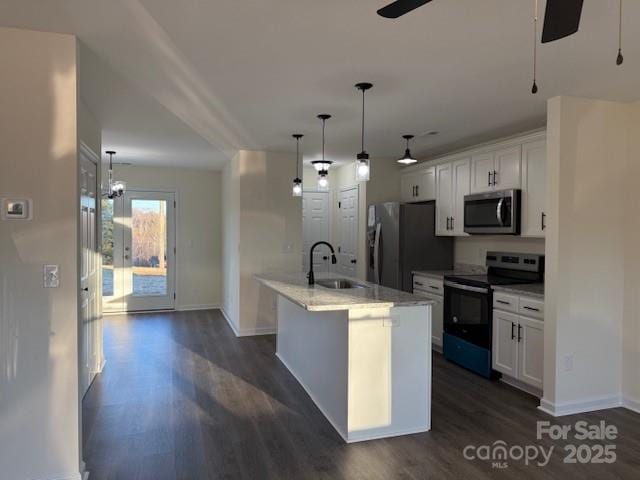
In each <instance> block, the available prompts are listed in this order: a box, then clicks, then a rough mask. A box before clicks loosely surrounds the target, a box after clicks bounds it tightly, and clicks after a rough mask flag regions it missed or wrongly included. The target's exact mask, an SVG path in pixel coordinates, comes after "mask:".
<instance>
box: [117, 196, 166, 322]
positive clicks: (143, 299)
mask: <svg viewBox="0 0 640 480" xmlns="http://www.w3.org/2000/svg"><path fill="white" fill-rule="evenodd" d="M123 206H124V215H123V222H122V225H123V228H124V235H123V236H122V237H123V252H124V253H123V258H122V264H121V266H122V271H123V273H124V275H123V277H124V279H123V285H122V289H123V297H124V303H125V305H126V310H127V311H141V310H170V309H173V308H174V306H175V297H176V293H175V196H174V194H173V193H168V192H136V191H127V192H126V193H125V195H124V205H123ZM116 268H117V263H116Z"/></svg>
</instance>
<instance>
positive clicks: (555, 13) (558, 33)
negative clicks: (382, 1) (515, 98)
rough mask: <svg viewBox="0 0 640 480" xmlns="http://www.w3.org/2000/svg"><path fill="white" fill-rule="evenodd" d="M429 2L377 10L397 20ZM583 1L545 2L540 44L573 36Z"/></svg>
mask: <svg viewBox="0 0 640 480" xmlns="http://www.w3.org/2000/svg"><path fill="white" fill-rule="evenodd" d="M430 1H431V0H396V1H395V2H392V3H390V4H389V5H387V6H386V7H382V8H381V9H380V10H378V15H380V16H381V17H385V18H399V17H401V16H403V15H405V14H406V13H409V12H411V11H412V10H415V9H416V8H418V7H421V6H422V5H425V4H427V3H429V2H430ZM582 2H583V0H547V8H546V10H545V14H544V27H543V28H542V43H548V42H553V41H554V40H560V39H561V38H564V37H568V36H569V35H573V34H574V33H576V32H577V31H578V28H579V27H580V15H581V14H582Z"/></svg>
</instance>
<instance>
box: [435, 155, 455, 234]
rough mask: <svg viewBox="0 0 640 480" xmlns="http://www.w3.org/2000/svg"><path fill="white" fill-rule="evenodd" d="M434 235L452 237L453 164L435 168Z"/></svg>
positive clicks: (444, 164)
mask: <svg viewBox="0 0 640 480" xmlns="http://www.w3.org/2000/svg"><path fill="white" fill-rule="evenodd" d="M436 191H437V197H436V235H443V236H448V235H453V231H452V230H451V217H452V216H453V163H443V164H442V165H438V166H437V167H436Z"/></svg>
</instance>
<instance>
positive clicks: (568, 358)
mask: <svg viewBox="0 0 640 480" xmlns="http://www.w3.org/2000/svg"><path fill="white" fill-rule="evenodd" d="M562 363H563V366H564V371H565V372H572V371H573V354H567V355H565V356H564V357H563V359H562Z"/></svg>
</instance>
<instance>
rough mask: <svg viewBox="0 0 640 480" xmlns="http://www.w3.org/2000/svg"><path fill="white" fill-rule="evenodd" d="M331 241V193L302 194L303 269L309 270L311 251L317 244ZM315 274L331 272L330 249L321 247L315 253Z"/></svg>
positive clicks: (313, 192) (307, 192)
mask: <svg viewBox="0 0 640 480" xmlns="http://www.w3.org/2000/svg"><path fill="white" fill-rule="evenodd" d="M322 240H324V241H325V242H328V241H329V192H316V191H308V190H305V191H303V192H302V268H303V271H305V272H307V271H308V270H309V249H310V248H311V246H312V245H313V244H314V243H315V242H319V241H322ZM313 270H314V272H329V271H330V270H331V257H330V255H329V249H328V248H327V247H326V246H324V245H319V246H318V247H316V249H315V250H314V251H313Z"/></svg>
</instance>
